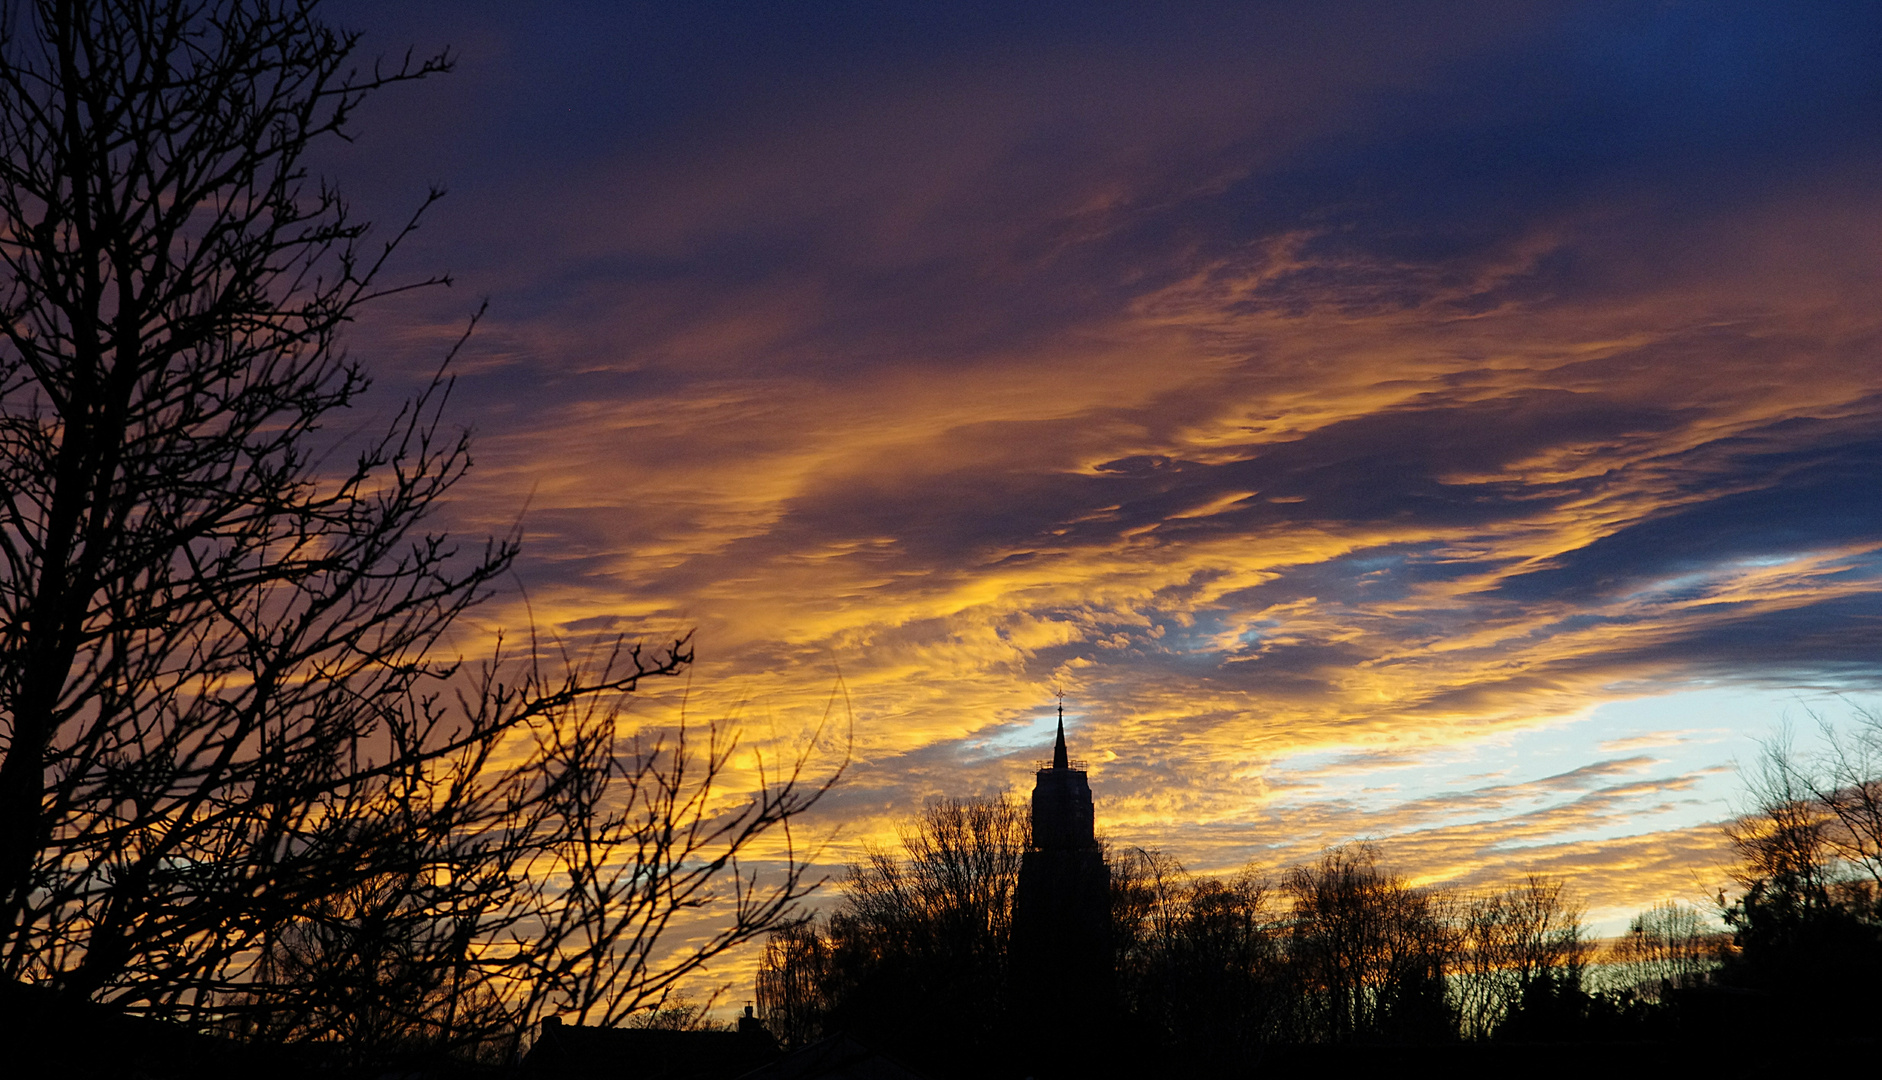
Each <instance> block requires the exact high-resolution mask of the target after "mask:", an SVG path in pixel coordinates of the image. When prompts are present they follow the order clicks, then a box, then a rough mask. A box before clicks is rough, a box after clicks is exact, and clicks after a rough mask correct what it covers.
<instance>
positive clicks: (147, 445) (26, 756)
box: [0, 0, 840, 1043]
mask: <svg viewBox="0 0 1882 1080" xmlns="http://www.w3.org/2000/svg"><path fill="white" fill-rule="evenodd" d="M356 41H357V39H356V38H355V36H353V35H350V34H345V33H341V32H338V31H335V30H333V29H331V28H329V27H327V26H326V25H325V24H324V23H322V22H321V21H320V19H319V17H318V15H317V13H316V11H315V4H314V0H125V2H116V3H110V4H105V3H99V2H90V3H86V2H79V0H38V2H33V3H25V2H19V0H9V2H7V3H6V4H5V6H4V7H0V147H3V148H4V149H3V151H0V273H3V274H4V280H0V974H3V975H4V976H6V977H8V978H12V979H16V980H24V981H29V982H37V983H44V984H49V985H52V986H56V987H58V988H60V989H61V990H62V991H64V992H65V993H68V994H71V995H74V996H78V997H90V998H94V999H100V1000H106V1001H111V1002H115V1003H117V1004H119V1005H121V1006H124V1007H127V1008H131V1009H136V1010H141V1011H144V1012H147V1013H150V1014H155V1015H162V1016H169V1017H174V1018H179V1019H183V1020H188V1021H192V1022H197V1023H211V1022H215V1023H223V1024H229V1025H232V1026H235V1027H237V1028H239V1029H242V1030H248V1031H251V1032H255V1033H265V1032H277V1033H278V1032H282V1031H289V1032H295V1033H298V1035H299V1036H302V1037H306V1038H310V1039H316V1040H319V1039H341V1038H352V1037H355V1036H358V1037H360V1038H362V1039H364V1036H362V1035H361V1034H360V1029H359V1028H358V1025H359V1024H362V1023H368V1022H370V1023H371V1024H372V1025H374V1026H375V1027H374V1030H380V1031H384V1032H387V1033H388V1034H387V1036H386V1038H387V1039H388V1040H392V1041H397V1040H398V1039H404V1038H407V1037H408V1036H410V1035H411V1033H412V1032H415V1031H418V1032H429V1033H430V1035H429V1036H427V1037H434V1038H439V1039H442V1040H443V1041H444V1042H446V1043H450V1042H453V1041H457V1040H460V1039H462V1038H473V1037H474V1038H479V1039H481V1038H484V1037H485V1036H487V1035H488V1031H487V1030H486V1029H487V1028H488V1026H489V1023H490V1020H491V1017H492V1016H495V1015H497V1014H499V1013H500V1014H501V1015H502V1017H503V1019H504V1020H505V1022H507V1023H509V1024H510V1025H511V1026H512V1027H514V1026H515V1025H517V1024H521V1023H525V1022H527V1021H528V1020H530V1019H532V1018H533V1016H534V1015H535V1014H536V1013H538V1012H540V1011H542V1010H545V1009H551V1008H566V1009H571V1010H573V1011H574V1012H576V1013H577V1014H578V1015H581V1016H593V1017H600V1018H602V1019H606V1020H618V1019H620V1018H621V1017H622V1016H623V1015H625V1013H626V1012H628V1011H631V1010H633V1009H635V1008H640V1007H643V1006H646V1005H648V1004H649V1003H651V1002H653V1001H657V1000H660V999H661V996H662V995H663V994H665V993H666V992H667V991H668V990H669V989H670V988H671V987H672V986H673V985H675V983H676V981H677V980H678V979H680V978H683V977H685V975H687V974H688V973H690V972H692V971H696V970H697V969H698V967H699V965H700V964H702V963H703V962H704V961H705V960H707V959H709V958H710V957H711V956H713V955H716V954H717V953H719V952H721V951H723V950H724V949H726V948H729V947H731V946H733V945H735V944H737V943H739V942H741V941H744V940H748V939H750V938H751V937H753V936H754V935H758V934H762V933H763V932H765V931H767V930H768V929H770V928H771V927H773V926H775V925H778V924H780V923H781V922H785V921H789V920H790V919H791V918H793V917H795V916H794V907H793V905H794V902H795V901H796V899H797V898H798V897H800V896H801V895H802V894H803V892H804V891H805V890H806V889H807V888H809V887H810V886H811V885H812V884H813V883H812V882H810V881H808V880H806V879H805V877H804V876H803V864H802V862H801V861H800V860H799V859H798V856H797V853H796V851H795V850H794V849H793V848H791V847H790V846H789V845H788V844H786V845H785V846H784V847H783V849H782V850H781V851H778V852H769V853H768V855H770V856H774V857H775V858H777V859H778V860H779V861H780V863H781V864H782V867H783V869H782V871H781V872H780V874H779V876H778V877H776V878H774V879H771V880H770V881H768V882H766V883H762V884H761V883H760V882H759V881H758V880H757V879H756V878H754V877H752V876H750V874H748V873H745V872H742V871H741V870H740V862H739V860H740V859H741V858H742V857H748V856H750V855H751V854H752V852H753V851H754V850H755V848H756V847H757V846H758V840H759V838H760V837H761V836H765V835H767V834H772V835H775V834H776V831H777V830H780V828H781V827H783V828H784V831H786V832H788V828H787V826H788V822H789V821H790V819H791V818H793V817H794V816H796V815H797V814H799V813H801V812H802V811H803V810H804V809H805V808H807V807H808V806H809V805H810V804H811V803H813V802H814V801H815V799H816V798H817V796H818V795H819V794H820V793H821V792H822V791H824V790H826V789H827V784H828V781H829V780H832V779H834V773H833V774H832V775H831V776H830V777H827V778H826V779H825V780H823V781H817V782H811V781H809V780H808V779H807V777H806V776H805V774H804V771H803V770H804V766H805V762H806V760H807V759H806V758H804V757H799V758H798V759H797V760H796V761H795V763H792V762H790V761H786V762H784V763H782V769H781V771H780V772H779V773H775V774H766V775H765V776H764V778H763V779H762V780H761V782H760V790H759V791H757V792H755V793H754V794H753V796H752V797H751V799H750V800H749V801H747V802H745V803H743V804H734V805H732V806H731V807H730V808H729V809H728V808H727V807H726V806H724V805H722V804H723V797H724V795H725V793H724V792H723V791H721V790H719V788H721V787H722V786H723V781H724V778H725V775H726V770H727V769H728V768H729V767H730V765H731V763H732V761H733V755H734V753H735V748H736V741H735V740H734V739H732V738H730V737H729V735H728V734H727V733H725V732H722V731H717V730H714V731H712V732H709V733H708V734H707V737H706V743H707V745H706V746H705V747H703V748H701V747H699V746H697V745H696V737H697V733H696V732H695V733H692V734H690V735H689V733H687V732H686V731H684V730H674V731H669V732H666V733H664V734H661V733H656V732H649V733H647V734H646V735H645V736H642V737H637V736H635V735H633V734H631V733H629V732H627V731H625V730H624V729H623V728H622V725H621V719H620V708H621V698H622V695H625V694H627V693H629V692H631V691H633V690H634V689H635V688H636V687H638V686H639V684H640V683H641V681H642V680H644V679H647V678H651V677H659V676H665V675H672V674H675V673H677V672H679V671H680V670H682V669H683V668H684V667H685V666H686V665H687V664H689V663H690V662H691V659H692V653H691V650H690V646H689V645H688V643H687V642H686V641H685V640H683V639H682V640H680V641H676V642H672V643H671V644H669V645H667V646H665V647H662V648H658V649H653V650H649V651H643V650H642V649H641V648H640V647H639V646H638V645H632V646H630V645H628V644H627V643H625V642H616V643H614V645H613V646H611V647H607V646H604V647H603V648H602V649H601V651H600V652H599V654H597V655H596V656H595V657H594V658H593V662H592V663H584V662H577V661H573V660H569V659H568V658H567V657H566V656H564V657H562V658H561V659H560V660H558V659H557V657H556V656H555V655H554V654H553V651H551V652H550V654H549V655H546V656H542V655H539V654H538V650H537V649H535V648H534V647H533V643H532V648H530V649H528V650H525V651H524V652H523V653H521V654H519V655H507V654H504V653H503V652H502V651H501V650H500V651H499V654H498V655H497V656H495V657H493V658H491V659H490V660H489V661H488V662H487V663H486V664H484V665H482V666H481V667H478V668H473V667H470V666H467V665H464V664H462V663H461V662H460V661H459V660H458V659H457V658H456V657H455V656H452V655H450V654H449V653H448V652H447V651H446V650H445V649H443V648H442V645H443V635H444V634H445V633H446V631H447V630H448V628H449V627H450V626H451V625H452V623H453V621H454V620H455V619H457V618H458V617H459V616H460V615H461V614H462V613H464V612H465V611H466V610H467V609H468V608H469V607H470V606H472V605H473V604H475V603H477V602H478V601H479V600H480V599H481V598H483V597H484V596H485V595H486V594H487V592H488V590H489V589H490V587H491V585H492V583H493V582H494V581H496V580H497V579H498V578H499V577H500V576H501V575H502V574H504V573H505V572H506V571H507V570H508V569H509V567H510V565H511V563H512V560H513V559H514V557H515V554H516V546H515V543H514V540H513V539H510V540H504V541H493V542H488V543H483V544H476V545H471V546H469V547H463V546H460V545H459V544H457V543H456V542H454V541H453V540H451V539H450V538H449V537H447V536H445V535H442V534H440V533H438V532H435V531H432V530H430V529H429V528H427V526H426V524H425V522H426V519H427V515H428V514H429V513H430V512H431V511H432V510H433V509H434V508H435V507H436V506H437V505H438V503H439V501H440V500H441V499H443V498H444V497H445V496H446V495H447V493H448V492H449V491H450V490H451V488H452V486H453V485H454V484H455V483H456V481H457V480H458V479H459V478H461V477H462V476H463V475H464V472H465V470H466V469H467V468H468V467H469V463H470V458H469V452H468V445H467V443H466V441H465V439H464V437H463V436H462V435H461V434H451V433H450V432H448V431H447V430H446V429H445V428H444V427H443V426H442V423H441V416H442V410H443V408H444V405H445V402H446V399H447V398H448V397H449V392H450V387H451V383H450V379H449V376H448V371H447V369H444V368H441V369H440V371H439V374H438V375H437V376H436V377H435V378H433V379H432V380H431V382H430V383H429V385H428V386H426V387H425V388H423V389H421V390H420V391H419V392H418V393H417V395H416V396H415V397H413V398H412V399H411V400H409V401H407V402H406V403H405V405H404V407H403V408H402V409H401V410H400V411H399V412H398V413H397V414H396V416H394V417H393V418H392V419H391V421H390V422H389V424H388V425H387V427H386V428H385V429H384V430H383V431H382V432H381V433H379V434H378V435H377V436H373V437H368V438H366V439H365V440H364V442H363V445H360V444H357V443H356V444H354V445H355V451H356V452H354V453H352V454H351V456H350V460H341V459H339V458H336V457H333V456H332V455H334V454H336V453H337V447H338V446H339V445H340V444H339V443H338V442H336V441H335V440H334V439H333V438H331V437H330V436H328V435H326V434H325V433H324V432H323V430H322V428H323V424H325V423H327V422H328V421H329V420H330V419H331V418H332V417H333V416H334V415H335V414H336V413H338V412H340V411H342V410H346V409H348V408H350V407H353V406H355V405H357V404H359V403H360V402H361V401H362V400H363V399H362V395H363V394H365V392H366V390H367V384H368V380H367V376H366V374H365V372H364V370H363V369H362V368H361V367H360V366H359V365H357V364H356V363H354V362H353V361H351V360H349V359H348V358H347V357H346V355H345V353H344V352H343V351H342V349H341V347H340V341H339V334H340V332H341V330H342V329H343V328H344V326H345V325H346V324H347V323H348V322H349V321H351V320H352V319H353V318H354V317H355V316H356V315H357V314H358V313H359V312H360V310H361V309H362V306H363V305H366V304H368V303H370V302H371V301H373V300H374V299H375V298H378V297H382V296H385V295H387V294H389V293H394V292H399V291H401V290H403V289H407V288H413V287H417V286H422V285H426V284H432V283H436V282H438V281H441V280H443V279H428V280H425V281H417V282H407V283H388V282H386V281H384V280H383V273H384V267H385V265H386V260H387V258H388V257H389V256H390V255H391V254H392V252H393V251H394V249H395V248H396V247H397V245H398V243H399V240H400V239H401V238H403V237H404V236H406V235H409V233H410V231H411V230H412V229H413V228H415V227H416V226H417V222H418V216H417V215H414V217H413V218H412V219H411V220H410V221H409V222H408V223H407V224H406V225H405V226H404V228H403V229H402V230H400V231H398V232H396V233H395V234H394V235H393V236H392V237H391V238H390V239H389V240H388V241H386V242H383V243H378V244H376V245H375V244H372V243H370V242H369V237H368V230H367V226H366V224H365V223H362V222H358V221H356V220H354V219H352V218H351V217H349V215H348V212H347V208H346V205H345V203H344V202H343V201H342V200H341V199H340V197H339V195H338V194H337V193H336V192H335V190H334V189H333V188H332V187H330V186H328V185H327V184H325V183H324V182H320V183H316V182H314V181H312V180H310V179H309V178H308V176H307V173H306V171H305V167H304V165H303V161H304V159H305V156H306V153H307V151H308V149H309V147H310V146H312V145H313V144H315V143H316V142H318V141H320V140H322V139H325V138H328V137H335V138H343V137H345V136H346V134H347V131H348V129H349V124H350V121H351V118H352V115H353V113H354V111H355V109H356V108H357V107H358V106H359V105H360V104H361V102H362V101H363V100H364V99H365V98H366V97H367V96H368V95H370V94H371V93H372V92H373V91H375V90H378V89H380V88H383V87H386V86H388V85H390V84H394V83H398V82H403V81H406V80H410V79H416V78H420V77H424V76H428V75H432V74H435V73H439V72H442V71H444V70H446V69H448V68H449V66H450V60H449V58H448V57H446V56H439V57H435V58H432V59H429V60H419V61H413V60H412V59H411V58H410V57H409V56H408V57H407V58H406V60H404V61H403V62H400V63H397V64H394V65H392V66H390V67H380V66H374V67H372V68H371V69H369V70H361V69H360V68H358V67H357V66H355V64H354V61H353V60H352V59H351V57H352V54H353V52H354V48H355V45H356ZM437 197H438V193H437V192H435V191H434V192H433V193H432V194H431V196H430V197H429V198H427V199H426V200H425V201H424V202H423V204H422V205H421V206H420V207H419V210H418V213H419V214H422V213H423V212H424V207H426V206H429V205H430V204H431V202H432V201H433V200H435V199H436V198H437ZM499 762H501V763H503V764H499ZM838 771H840V766H839V769H838ZM721 900H723V901H727V902H729V904H730V908H729V911H728V912H727V913H726V918H727V919H728V920H729V924H728V925H726V926H725V927H723V928H721V929H719V930H716V931H714V932H713V933H712V934H711V935H710V936H709V937H708V938H707V940H706V941H705V943H704V944H703V945H702V946H700V947H698V948H697V949H694V950H690V951H688V950H682V951H681V952H680V953H679V954H678V955H677V956H669V955H668V950H667V948H666V947H665V944H664V943H665V942H667V941H670V937H667V936H663V935H667V934H668V932H669V931H670V930H671V929H672V927H673V926H674V920H675V919H676V918H679V917H682V916H684V915H685V914H687V913H689V912H696V911H699V910H701V909H703V908H704V907H705V906H706V905H709V904H712V903H714V902H715V901H721ZM367 942H372V943H374V945H373V947H372V948H364V947H362V946H363V943H367ZM380 946H383V948H381V947H380ZM368 998H371V999H372V1001H371V1007H370V1008H365V1007H364V1004H363V1003H364V1002H365V1001H366V1000H367V999H368ZM492 1002H500V1003H502V1007H501V1008H500V1009H498V1008H496V1007H495V1006H493V1005H491V1003H492ZM348 1024H351V1025H354V1027H353V1029H350V1030H351V1033H350V1034H349V1029H347V1028H346V1027H345V1025H348ZM401 1025H403V1027H401ZM365 1041H367V1042H370V1041H372V1040H371V1039H365Z"/></svg>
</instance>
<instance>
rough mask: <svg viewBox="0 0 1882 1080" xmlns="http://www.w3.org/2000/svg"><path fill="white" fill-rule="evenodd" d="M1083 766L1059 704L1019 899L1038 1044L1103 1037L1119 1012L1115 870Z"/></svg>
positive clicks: (1020, 986)
mask: <svg viewBox="0 0 1882 1080" xmlns="http://www.w3.org/2000/svg"><path fill="white" fill-rule="evenodd" d="M1095 829H1096V813H1095V810H1094V808H1093V806H1092V800H1091V783H1090V780H1089V778H1088V777H1087V775H1086V771H1085V763H1084V762H1082V761H1074V760H1072V758H1071V757H1070V756H1069V755H1068V754H1067V753H1066V749H1065V705H1064V703H1063V702H1061V703H1060V705H1059V730H1058V738H1057V740H1056V742H1055V743H1054V745H1053V747H1052V763H1051V765H1049V766H1045V765H1043V763H1042V767H1041V768H1040V769H1039V770H1038V772H1037V773H1036V774H1035V777H1034V780H1033V789H1032V843H1031V845H1030V846H1028V848H1027V849H1026V852H1025V854H1024V855H1022V856H1021V859H1020V868H1019V888H1018V891H1017V892H1016V893H1015V894H1014V897H1013V940H1012V951H1011V953H1010V955H1011V957H1012V978H1013V988H1014V990H1015V991H1017V993H1018V996H1017V997H1016V998H1015V1001H1016V1002H1017V1003H1019V1009H1018V1012H1019V1013H1020V1014H1021V1015H1023V1016H1025V1017H1027V1018H1028V1019H1029V1020H1031V1021H1034V1022H1035V1023H1036V1025H1037V1026H1036V1027H1035V1029H1034V1030H1035V1034H1036V1038H1034V1039H1033V1040H1030V1041H1033V1042H1034V1043H1035V1050H1036V1051H1038V1052H1045V1051H1047V1050H1048V1049H1050V1047H1049V1046H1048V1045H1047V1044H1048V1043H1050V1042H1052V1041H1053V1040H1062V1039H1066V1038H1070V1039H1073V1040H1079V1039H1083V1038H1086V1037H1088V1036H1091V1035H1094V1034H1097V1033H1098V1031H1099V1030H1100V1026H1101V1025H1102V1024H1103V1023H1105V1021H1106V1019H1107V1018H1108V1016H1109V1013H1110V1011H1111V1003H1112V989H1113V987H1112V983H1113V972H1112V961H1111V872H1110V869H1109V868H1108V867H1107V866H1105V863H1104V851H1103V849H1102V848H1100V847H1099V846H1098V840H1097V836H1096V831H1095Z"/></svg>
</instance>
